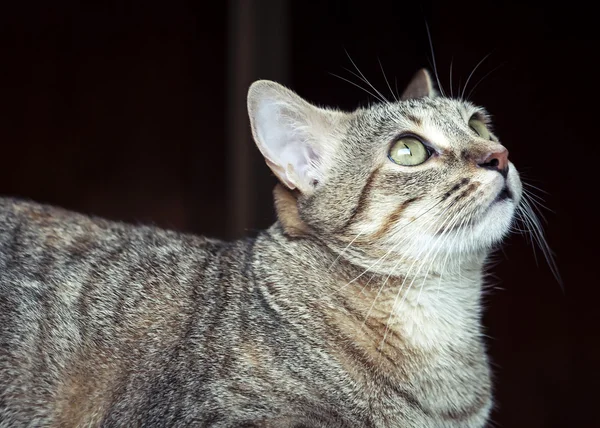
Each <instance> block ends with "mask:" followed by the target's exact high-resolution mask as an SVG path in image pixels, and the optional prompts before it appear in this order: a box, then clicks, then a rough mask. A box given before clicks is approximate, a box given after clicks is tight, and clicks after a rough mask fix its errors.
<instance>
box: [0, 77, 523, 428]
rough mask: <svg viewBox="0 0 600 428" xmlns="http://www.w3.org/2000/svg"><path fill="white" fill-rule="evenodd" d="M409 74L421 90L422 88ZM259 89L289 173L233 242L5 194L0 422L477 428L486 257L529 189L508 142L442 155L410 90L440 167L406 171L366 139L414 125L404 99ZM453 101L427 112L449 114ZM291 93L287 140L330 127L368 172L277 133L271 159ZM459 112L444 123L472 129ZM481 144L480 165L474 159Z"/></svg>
mask: <svg viewBox="0 0 600 428" xmlns="http://www.w3.org/2000/svg"><path fill="white" fill-rule="evenodd" d="M423 79H425V80H424V81H423ZM417 80H418V81H417V87H416V89H419V88H421V87H422V86H423V85H426V86H430V83H429V80H428V77H427V76H426V75H424V76H421V78H420V79H417ZM263 85H266V84H264V83H263ZM269 85H271V84H269ZM419 85H420V86H419ZM412 86H413V87H412V92H414V91H415V90H416V89H415V87H414V82H413V85H412ZM410 89H411V87H409V90H408V92H409V93H411V90H410ZM254 90H255V91H259V92H261V93H263V92H269V91H271V90H275V91H276V92H277V91H279V92H278V94H279V95H274V96H273V97H272V98H269V99H275V98H277V97H278V96H281V97H282V98H285V97H292V98H290V99H287V100H284V101H285V102H284V101H281V99H280V100H279V101H277V102H276V103H273V104H268V105H267V106H266V107H265V108H266V111H265V110H261V108H262V107H261V106H260V105H259V106H258V107H256V106H255V105H254V103H259V104H260V102H261V100H260V98H261V97H260V96H259V95H260V93H259V94H258V95H256V94H255V95H252V90H251V95H250V98H249V107H250V112H251V118H253V131H254V135H255V138H256V139H257V142H258V144H259V148H260V149H261V151H262V152H263V154H264V155H265V157H266V158H267V163H268V164H269V165H270V166H271V168H272V169H273V171H274V172H275V173H276V175H278V177H279V178H280V179H281V181H282V183H284V184H285V185H286V186H287V187H288V189H286V188H284V187H283V186H281V185H280V186H279V187H278V188H277V189H276V192H275V200H276V207H277V212H278V218H279V221H278V222H277V223H275V225H273V226H272V227H271V228H270V229H268V230H266V231H263V232H261V233H259V235H258V236H257V237H256V238H255V239H248V240H242V241H237V242H233V243H225V242H220V241H215V240H208V239H204V238H199V237H194V236H188V235H182V234H178V233H175V232H167V231H162V230H158V229H154V228H149V227H135V226H130V225H123V224H118V223H112V222H108V221H104V220H99V219H91V218H88V217H86V216H82V215H78V214H73V213H69V212H66V211H63V210H60V209H57V208H51V207H47V206H42V205H37V204H32V203H28V202H22V201H16V200H11V199H0V427H3V428H4V427H19V426H61V427H63V426H65V427H66V426H106V427H117V426H119V427H120V426H123V427H125V426H127V427H134V426H147V427H154V426H207V427H209V426H210V427H243V426H246V427H251V426H256V427H282V428H285V427H298V428H299V427H482V426H484V425H485V423H486V421H487V418H488V415H489V412H490V409H491V406H492V398H491V383H490V373H489V368H488V363H487V357H486V355H485V349H484V345H483V341H482V338H481V336H482V334H481V327H480V315H481V314H480V307H481V305H480V299H481V289H482V275H483V265H484V262H485V260H486V257H487V255H488V253H489V250H490V248H491V245H492V244H493V242H497V241H498V240H499V239H500V238H501V237H502V236H503V235H504V234H505V233H506V231H507V228H508V225H509V224H510V222H511V218H512V212H513V211H514V205H515V204H516V203H517V202H518V197H519V194H520V184H519V181H518V176H517V175H516V171H515V170H514V168H512V167H511V168H510V170H509V166H508V164H507V163H506V156H505V155H504V154H503V152H502V151H501V150H499V149H498V148H497V146H499V144H498V143H496V142H495V141H488V142H485V141H484V140H482V139H481V138H479V139H478V137H476V138H473V139H472V141H471V143H472V149H469V150H465V149H464V148H461V146H460V145H459V146H458V148H457V150H454V148H453V150H452V151H457V153H460V155H456V156H455V155H450V149H448V148H444V141H443V140H444V139H445V141H446V142H448V141H450V137H444V138H441V137H440V136H439V135H438V134H436V133H435V132H432V130H431V129H429V130H427V129H428V125H427V123H428V122H429V121H434V120H437V119H435V116H432V117H433V119H431V118H430V117H429V116H427V112H428V110H427V109H428V108H431V107H432V106H434V103H437V102H438V101H429V98H425V99H422V100H421V96H419V97H409V98H415V101H407V102H406V103H408V104H406V105H403V106H402V108H405V109H412V111H409V113H410V115H412V117H410V120H412V121H414V122H415V123H418V124H419V126H420V127H421V128H422V129H423V131H422V132H423V133H428V135H430V136H429V137H425V138H430V139H431V138H433V137H432V136H436V135H437V137H436V138H437V139H438V140H437V144H439V145H438V146H437V147H438V149H439V153H438V155H437V156H438V157H437V158H435V159H434V158H432V159H431V162H438V164H435V163H433V165H434V166H433V167H432V166H431V165H432V164H431V163H428V162H425V163H422V164H421V165H418V166H411V167H400V171H402V173H401V174H399V173H398V170H397V169H396V168H397V165H393V164H392V163H391V162H390V164H389V165H388V164H387V163H386V162H387V161H388V160H387V159H386V158H385V154H386V153H387V150H388V149H387V146H386V147H385V148H384V152H383V156H381V154H380V153H379V152H380V150H379V149H377V148H376V146H377V144H380V143H379V142H378V139H379V138H383V139H384V140H385V141H388V140H389V138H392V141H395V140H393V139H394V138H395V137H394V135H395V134H397V132H398V131H397V130H394V127H396V128H397V127H402V126H406V125H404V124H403V123H404V122H400V124H399V123H398V120H404V119H402V118H400V119H398V116H394V115H397V114H398V111H397V109H396V107H394V106H384V107H382V108H380V110H377V108H372V109H371V110H370V111H366V112H365V111H363V112H360V111H359V112H358V113H355V114H354V115H353V116H348V117H342V116H341V115H342V113H337V112H328V111H325V110H314V111H313V110H310V111H304V110H302V111H301V109H305V108H309V107H307V106H308V105H304V104H302V101H298V100H297V99H296V98H293V97H294V96H293V95H290V94H289V93H287V92H286V91H284V90H283V89H281V88H280V87H273V86H268V87H265V88H263V89H261V88H260V87H258V88H257V87H255V89H254ZM417 92H419V91H418V90H417ZM429 92H431V91H430V89H428V90H427V94H425V97H426V96H428V94H429ZM282 94H283V95H282ZM432 100H435V98H433V99H432ZM293 103H299V104H298V105H293ZM411 103H412V104H411ZM444 103H447V104H444ZM453 103H454V104H453ZM455 105H462V104H459V102H458V101H445V100H443V99H442V100H440V101H439V104H436V105H435V106H434V107H435V108H438V109H444V108H446V107H445V106H447V107H448V112H449V113H445V114H446V116H445V117H454V116H452V115H456V114H457V113H456V112H454V110H452V109H454V106H455ZM282 106H283V108H285V109H288V108H290V109H291V110H290V111H291V113H290V111H287V110H286V111H277V114H276V115H275V117H276V118H277V122H278V123H286V120H288V119H289V120H290V121H299V120H301V119H302V120H304V122H305V125H306V126H298V124H297V123H295V124H294V126H291V127H290V128H289V129H291V131H290V132H292V134H291V135H285V136H284V137H285V138H284V140H282V141H286V142H287V141H294V140H295V139H296V140H297V141H298V144H304V143H305V142H306V141H308V140H307V138H305V137H307V135H302V138H296V137H298V135H296V134H299V133H307V132H308V131H307V129H309V130H319V132H322V130H323V128H324V127H326V126H331V127H332V129H334V131H328V132H325V133H323V134H322V135H323V137H322V138H321V139H320V141H325V142H327V141H332V139H333V138H334V136H335V135H338V134H344V135H345V137H343V138H344V141H346V142H347V141H350V142H351V144H349V145H348V146H347V147H346V148H345V150H344V151H343V155H344V156H345V157H346V159H347V158H348V157H350V158H351V159H354V160H356V162H357V163H358V162H360V163H361V165H362V167H363V169H362V171H361V170H360V169H357V170H356V171H353V165H352V162H349V163H347V164H344V162H345V161H344V158H339V157H337V158H336V156H338V155H339V154H340V153H341V152H340V151H339V150H337V149H335V147H333V146H327V145H325V146H314V147H312V148H311V149H310V150H308V151H301V152H299V153H293V152H292V153H290V151H289V150H288V151H286V150H287V148H285V147H284V150H283V152H284V156H283V157H284V159H285V160H284V161H282V162H280V161H279V160H278V159H277V152H276V150H275V149H277V148H278V141H280V140H277V141H276V142H275V143H273V144H271V145H269V144H270V143H269V141H270V139H271V138H281V135H282V132H283V131H286V130H280V129H277V132H275V133H271V134H269V132H270V131H271V128H269V127H270V126H272V124H269V123H267V124H266V125H265V126H266V128H265V126H263V125H264V123H261V121H262V122H265V120H266V121H267V122H268V120H267V119H265V118H264V116H265V114H266V115H268V114H270V113H271V112H272V111H271V110H272V109H280V108H282ZM292 107H294V109H292ZM256 108H258V109H259V111H258V112H257V113H256V112H255V113H256V114H254V115H253V111H254V110H255V109H256ZM310 108H312V107H310ZM469 108H470V107H469ZM459 110H460V109H459ZM423 112H425V113H423ZM300 113H302V114H300ZM317 113H318V114H327V115H330V116H328V117H327V119H324V120H323V121H322V122H320V121H321V119H322V118H320V117H317V116H313V115H316V114H317ZM459 113H460V114H461V115H463V116H464V114H463V113H461V112H460V111H459ZM386 114H387V115H388V116H387V118H386V116H385V115H386ZM410 115H409V116H410ZM457 117H458V118H459V119H452V120H449V122H448V123H449V124H454V122H456V123H458V125H456V126H454V125H453V126H450V127H449V131H448V133H447V134H446V135H450V136H456V135H462V134H460V133H465V132H468V131H465V130H464V129H463V128H464V127H462V125H461V124H460V123H459V121H460V120H461V119H460V117H461V116H460V115H459V116H457ZM392 118H393V120H392ZM383 119H386V120H385V121H384V120H383ZM468 120H469V116H467V121H468ZM392 121H396V122H395V124H392V123H391V122H392ZM431 123H433V122H431ZM392 125H393V126H392ZM386 127H389V128H390V130H389V131H386ZM289 129H287V131H289ZM466 129H467V130H468V129H469V128H468V126H467V127H466ZM287 131H286V132H287ZM315 132H316V131H315ZM413 132H414V131H413ZM482 132H483V131H482ZM361 133H362V134H364V135H367V136H369V135H376V136H377V138H374V137H371V138H366V137H365V138H363V140H361ZM388 133H389V135H390V137H389V138H388V137H387V136H386V135H387V134H388ZM411 135H413V134H411ZM273 136H274V137H273ZM382 136H384V137H382ZM265 141H267V145H266V146H265V145H261V142H262V143H264V142H265ZM356 141H365V143H364V145H363V146H362V147H361V146H360V145H357V144H356ZM399 141H402V140H399ZM440 141H441V143H440ZM295 144H296V143H295ZM406 144H407V146H406V147H408V146H410V147H413V148H414V147H416V146H414V144H416V143H414V142H411V141H408V140H407V143H406ZM448 144H449V143H448ZM334 145H335V144H334ZM386 145H387V143H386ZM265 147H266V148H265ZM323 147H324V148H323ZM440 147H441V148H440ZM500 147H501V146H500ZM338 148H339V146H338ZM279 149H281V147H279ZM272 150H275V151H272ZM353 150H354V151H353ZM402 150H404V149H402ZM417 150H420V149H418V148H414V152H413V153H414V154H415V156H416V153H417ZM486 150H487V151H486ZM490 150H491V151H490ZM307 153H308V155H307ZM473 153H475V154H473ZM477 153H480V154H479V155H478V154H477ZM489 153H492V155H490V154H489ZM498 153H500V154H498ZM405 155H406V151H404V152H403V151H400V152H397V153H396V152H394V153H393V156H392V157H393V158H394V162H396V160H398V159H400V161H399V162H403V160H402V159H404V158H402V156H405ZM410 155H411V156H412V155H413V154H412V153H411V154H410ZM299 156H300V157H302V156H309V157H310V161H306V159H304V158H302V159H300V160H299V158H298V157H299ZM361 156H363V158H362V159H361ZM473 156H475V157H476V156H480V158H481V159H482V160H479V158H477V159H476V162H475V165H472V158H473ZM481 156H483V157H481ZM490 156H491V157H490ZM502 156H504V157H502ZM317 157H319V159H318V160H319V162H316V161H315V158H317ZM446 157H448V158H446ZM303 159H304V160H303ZM332 159H337V161H336V162H334V161H332ZM446 159H449V160H448V162H450V163H449V165H454V166H453V167H452V169H451V167H447V166H445V165H446V164H445V163H444V164H441V163H440V162H442V161H443V162H446ZM473 159H474V158H473ZM490 159H492V160H493V161H494V162H492V161H490ZM411 162H412V160H411ZM452 162H454V163H452ZM477 162H479V163H477ZM333 164H335V165H338V164H344V168H341V169H339V171H337V172H336V167H335V166H332V165H333ZM490 164H493V165H491V166H490ZM498 164H500V167H498ZM282 165H283V167H282ZM286 165H287V166H286ZM365 165H366V166H365ZM435 165H438V166H435ZM439 165H441V166H439ZM457 165H458V166H457ZM434 167H435V168H436V169H435V170H433V168H434ZM482 167H483V168H482ZM356 168H358V165H356ZM405 168H413V169H405ZM439 168H442V170H441V171H442V172H440V170H439ZM407 171H408V172H407ZM415 171H416V173H417V174H430V175H425V176H426V177H428V178H427V182H428V183H430V185H429V187H428V184H427V183H425V181H423V183H424V184H423V186H420V185H419V186H420V187H419V188H418V189H417V188H414V183H415V182H418V180H417V181H415V180H416V179H418V177H419V176H418V175H417V176H415V175H414V174H415ZM428 171H429V172H428ZM432 171H433V175H431V174H432ZM448 171H450V172H448ZM498 172H500V174H498ZM444 174H451V175H450V177H451V178H448V177H447V176H445V175H444ZM349 177H350V178H349ZM415 177H416V178H415ZM500 177H502V178H500ZM349 180H350V181H349ZM436 180H443V181H441V182H440V183H436ZM500 180H502V182H500ZM344 182H345V183H346V184H347V185H346V186H342V184H343V183H344ZM323 183H327V185H323ZM336 183H337V184H336ZM411 186H413V187H412V188H411ZM436 186H437V187H436ZM290 189H295V190H290ZM411 189H412V190H411ZM513 198H514V199H515V201H513ZM432 210H433V211H432ZM459 214H460V216H459ZM421 220H426V221H425V222H424V223H423V224H421V223H419V222H420V221H421ZM407 227H408V228H411V227H412V228H413V229H415V230H412V231H411V232H410V233H409V232H408V231H407V230H406V228H407ZM394 242H395V243H394ZM397 244H398V245H397ZM400 244H401V245H400ZM365 272H366V273H365Z"/></svg>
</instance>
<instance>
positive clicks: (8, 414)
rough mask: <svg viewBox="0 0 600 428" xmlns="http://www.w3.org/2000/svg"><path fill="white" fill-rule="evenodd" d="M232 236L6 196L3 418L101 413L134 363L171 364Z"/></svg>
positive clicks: (37, 422) (35, 421)
mask: <svg viewBox="0 0 600 428" xmlns="http://www.w3.org/2000/svg"><path fill="white" fill-rule="evenodd" d="M223 245H224V244H222V243H221V242H219V241H213V240H209V239H205V238H201V237H196V236H192V235H186V234H181V233H177V232H173V231H165V230H161V229H159V228H154V227H148V226H134V225H127V224H123V223H118V222H111V221H107V220H103V219H98V218H93V217H89V216H85V215H82V214H77V213H73V212H70V211H68V210H64V209H60V208H56V207H52V206H48V205H42V204H37V203H34V202H29V201H22V200H17V199H11V198H0V427H4V426H25V425H32V426H46V425H48V424H51V425H52V424H56V425H60V426H63V425H64V424H63V422H64V423H67V424H72V425H73V426H75V425H77V421H80V422H82V423H83V421H84V420H85V421H86V423H88V422H89V423H91V422H94V418H93V417H92V416H93V415H95V414H96V415H101V414H102V412H103V411H104V410H106V409H108V408H109V407H111V406H114V405H115V403H117V402H118V398H117V397H118V395H116V394H117V392H118V391H119V389H120V388H123V387H124V385H126V379H127V378H128V377H130V376H129V375H126V373H129V372H130V371H132V370H135V371H137V372H140V373H141V374H142V375H145V374H144V372H143V371H142V370H140V369H139V367H144V370H147V371H148V373H147V374H148V375H149V374H150V373H155V372H156V371H157V370H159V369H158V368H155V369H152V370H150V368H151V367H153V365H157V364H159V362H158V357H157V355H159V354H160V353H161V352H163V350H164V349H168V348H176V347H177V346H178V345H177V344H178V343H180V341H181V340H183V339H182V335H184V333H185V331H186V330H187V328H186V326H187V325H189V324H190V323H193V322H197V323H202V320H201V319H200V318H202V317H205V316H206V315H204V311H199V310H198V307H199V306H201V305H206V300H207V299H210V298H211V294H210V292H209V293H205V292H204V291H205V290H206V289H209V288H210V287H211V286H214V284H215V278H216V271H217V269H218V267H215V265H217V264H218V263H217V259H218V257H219V253H220V252H222V250H223ZM136 367H137V368H136ZM149 376H150V375H149ZM42 403H44V404H42ZM50 403H53V404H51V405H50ZM90 417H92V419H89V418H90ZM80 418H85V419H80ZM61 421H62V422H61ZM95 422H99V420H95Z"/></svg>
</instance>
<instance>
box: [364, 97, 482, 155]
mask: <svg viewBox="0 0 600 428" xmlns="http://www.w3.org/2000/svg"><path fill="white" fill-rule="evenodd" d="M357 113H358V115H359V123H361V126H362V127H364V128H370V129H372V130H377V132H376V133H377V134H380V135H381V136H386V137H392V136H395V135H398V134H401V133H404V132H408V133H416V134H420V135H421V136H422V137H425V138H427V139H433V140H435V141H436V142H437V143H438V144H439V145H442V146H449V147H450V146H455V144H456V141H455V140H456V138H453V137H460V136H461V135H462V134H465V133H468V132H469V131H468V130H469V127H468V122H469V119H470V118H471V117H473V115H477V117H478V118H479V119H481V120H483V121H484V122H488V114H487V112H486V111H485V109H483V108H482V107H478V106H475V105H474V104H472V103H470V102H468V101H462V100H455V99H451V98H443V97H436V98H422V99H415V100H408V101H400V102H395V103H385V104H383V103H382V104H376V105H372V106H370V107H368V108H364V109H360V110H359V111H357Z"/></svg>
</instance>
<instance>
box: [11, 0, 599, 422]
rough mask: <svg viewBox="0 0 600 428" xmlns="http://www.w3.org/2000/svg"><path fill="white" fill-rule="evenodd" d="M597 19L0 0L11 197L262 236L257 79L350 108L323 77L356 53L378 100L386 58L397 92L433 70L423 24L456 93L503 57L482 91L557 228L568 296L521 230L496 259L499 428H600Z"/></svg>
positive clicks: (513, 10) (398, 7)
mask: <svg viewBox="0 0 600 428" xmlns="http://www.w3.org/2000/svg"><path fill="white" fill-rule="evenodd" d="M593 16H594V14H593V13H592V11H591V10H590V9H586V8H585V7H584V6H581V5H578V4H577V3H575V2H568V3H562V4H561V5H560V7H558V6H551V5H550V2H545V3H544V4H542V3H540V4H537V5H536V4H533V3H530V4H528V5H524V4H521V3H519V4H517V3H515V4H509V3H500V2H487V1H480V2H411V3H406V4H405V3H403V2H398V1H387V2H383V1H382V2H377V1H369V2H364V1H359V0H351V1H319V2H316V1H314V2H310V1H306V0H305V1H291V0H281V1H277V0H263V1H260V0H230V1H214V2H200V1H197V2H192V1H183V0H171V1H168V2H167V1H162V2H161V1H152V0H146V1H139V2H134V1H125V0H123V1H118V2H117V1H115V2H108V1H106V2H95V3H92V2H81V3H79V2H74V1H65V0H54V1H52V2H49V1H22V2H10V3H8V2H5V3H4V4H3V5H2V6H1V7H0V88H1V90H0V106H1V107H0V112H1V115H0V142H1V143H0V144H1V145H0V159H1V160H2V161H1V164H0V165H1V166H0V194H9V195H16V196H20V197H26V198H31V199H34V200H37V201H40V202H47V203H52V204H56V205H60V206H63V207H67V208H70V209H73V210H77V211H81V212H85V213H90V214H94V215H98V216H103V217H108V218H111V219H117V220H123V221H128V222H141V223H154V224H157V225H159V226H163V227H168V228H174V229H179V230H184V231H189V232H193V233H200V234H207V235H211V236H217V237H223V238H234V237H238V236H242V235H244V234H251V233H254V231H255V230H256V229H259V228H263V227H266V226H268V225H269V224H270V223H271V222H272V221H273V219H274V216H273V209H272V203H271V189H272V187H273V184H274V182H275V181H274V179H273V177H272V176H271V175H270V174H269V170H268V168H267V167H266V166H265V165H264V163H263V161H262V159H261V158H260V156H259V154H258V151H257V150H256V149H255V148H254V146H253V144H252V142H251V139H250V132H249V128H248V125H247V121H246V120H247V119H246V113H245V92H246V90H247V87H248V85H249V83H250V82H251V81H252V80H254V79H257V78H268V79H274V80H278V81H280V82H282V83H285V84H287V85H289V86H291V87H292V88H293V89H294V90H296V91H297V92H299V93H300V94H301V95H302V96H304V97H305V98H307V99H309V100H311V101H313V102H315V103H318V104H328V105H336V106H340V107H342V108H345V109H352V108H354V107H356V106H358V105H360V104H364V103H366V102H367V101H368V100H369V96H368V95H366V94H365V93H364V92H361V91H360V90H359V89H356V88H355V87H353V86H351V85H350V84H348V83H346V82H344V81H342V80H340V79H338V78H336V77H333V76H332V75H331V74H330V73H335V74H339V75H341V76H343V77H345V78H350V79H352V76H351V75H350V73H349V72H348V71H346V70H344V68H351V64H350V62H349V60H348V58H347V56H346V53H345V51H347V52H348V53H349V54H350V55H351V56H352V58H353V59H354V61H355V62H356V63H357V64H358V66H359V67H360V68H361V70H362V72H364V73H365V75H366V76H367V77H368V78H369V79H370V80H371V81H372V83H373V84H374V85H375V86H376V87H377V88H378V89H380V90H381V91H382V92H384V93H385V92H386V85H385V81H384V79H383V76H382V74H381V70H380V68H379V63H378V60H380V61H381V63H382V65H383V67H384V69H385V71H386V73H387V75H388V78H390V80H391V81H392V82H394V81H397V84H398V86H399V87H402V86H403V85H404V84H406V83H407V81H408V79H409V78H410V76H411V75H412V74H413V73H414V72H415V71H416V70H417V69H418V68H419V67H422V66H429V63H428V60H431V51H430V49H429V44H428V40H427V33H426V29H425V21H427V22H428V24H429V27H430V28H431V35H432V39H433V43H434V48H435V58H436V61H437V67H438V71H439V74H440V79H441V80H442V84H443V85H444V87H446V88H448V86H449V77H450V75H449V70H450V64H451V63H452V64H453V80H454V82H453V84H454V90H455V91H456V88H457V87H458V84H459V80H460V81H461V84H462V85H464V83H465V81H466V79H467V78H468V76H469V73H470V72H471V70H472V69H473V67H474V66H475V65H476V64H477V63H478V62H479V61H480V60H481V59H482V58H483V57H484V56H485V55H487V54H488V53H491V55H490V57H489V58H488V59H487V60H485V61H484V62H483V63H482V64H481V66H480V67H479V69H478V70H477V71H476V72H475V73H474V76H473V78H472V79H471V82H470V83H469V86H470V87H473V85H474V84H475V83H477V82H478V81H479V80H480V79H481V78H483V77H484V76H486V74H487V73H491V74H490V75H489V76H487V77H485V79H484V80H483V81H482V82H481V84H479V86H478V87H477V90H476V92H475V93H474V95H473V97H472V98H473V99H474V101H475V102H477V103H480V104H483V105H485V106H486V107H487V108H488V109H489V110H490V111H491V112H492V114H493V115H494V117H495V123H496V129H497V133H498V134H499V136H500V137H501V140H502V141H503V143H504V144H505V145H506V146H507V147H508V149H509V150H510V153H511V159H512V160H513V162H514V163H515V164H516V165H517V166H518V167H519V169H520V170H521V172H522V173H523V175H524V178H525V180H526V181H528V182H529V183H531V184H533V185H535V186H538V187H540V188H542V189H544V190H545V191H547V192H549V194H548V195H544V194H540V196H543V197H544V198H545V199H546V205H547V206H549V207H550V208H552V210H554V213H548V215H547V218H548V224H547V225H546V232H547V238H548V242H549V244H550V246H551V247H552V248H553V249H554V251H555V252H556V258H557V262H558V265H559V269H560V272H561V274H562V276H563V280H564V291H562V290H561V289H560V287H559V285H558V284H557V282H556V281H555V280H554V279H553V277H552V275H551V273H550V270H549V269H548V267H547V265H546V264H545V263H544V262H543V261H539V263H538V265H539V266H536V261H535V259H534V255H533V249H532V247H531V246H530V245H529V244H528V243H527V241H526V240H525V238H524V237H523V236H518V235H517V236H513V237H512V238H511V239H510V240H509V241H508V242H507V244H506V245H505V246H504V251H503V252H501V253H499V255H498V260H499V262H498V264H497V265H496V266H494V267H493V272H494V274H495V276H496V281H497V284H498V285H497V287H498V289H497V290H496V291H495V292H494V293H492V294H491V295H490V296H488V298H487V312H486V316H485V324H486V327H487V333H488V334H489V335H490V339H489V341H488V343H489V348H490V354H491V357H492V360H493V362H494V364H495V371H496V376H497V379H496V395H497V400H498V406H497V409H496V411H495V413H494V421H495V423H496V424H495V426H500V427H528V428H534V427H591V426H600V413H599V412H598V410H597V408H596V407H595V405H596V400H597V398H598V392H597V387H596V385H597V384H598V383H599V381H600V375H599V370H598V366H599V365H600V360H599V357H600V345H599V343H600V340H599V339H598V335H597V333H598V312H599V310H598V309H597V306H598V298H599V297H600V292H599V290H598V286H599V285H600V281H599V280H598V277H599V275H598V273H597V270H598V262H597V259H598V251H597V249H596V244H597V242H598V238H599V236H598V215H597V214H596V210H595V207H594V205H595V203H596V200H597V198H598V183H599V180H598V174H599V168H598V166H597V165H596V153H597V147H598V144H599V143H598V141H597V139H598V137H597V134H598V130H597V125H598V122H599V120H598V107H597V105H598V103H599V101H598V100H599V95H600V94H599V91H598V85H597V82H596V80H597V76H598V75H599V73H598V72H599V71H600V68H599V67H598V65H597V64H596V61H597V57H598V26H597V24H596V23H595V22H593ZM497 67H499V68H498V69H497V70H496V68H497ZM494 70H495V71H494ZM492 71H493V72H492ZM354 80H355V81H356V79H354ZM392 85H395V83H392ZM537 254H538V260H539V259H540V252H539V251H537Z"/></svg>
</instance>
